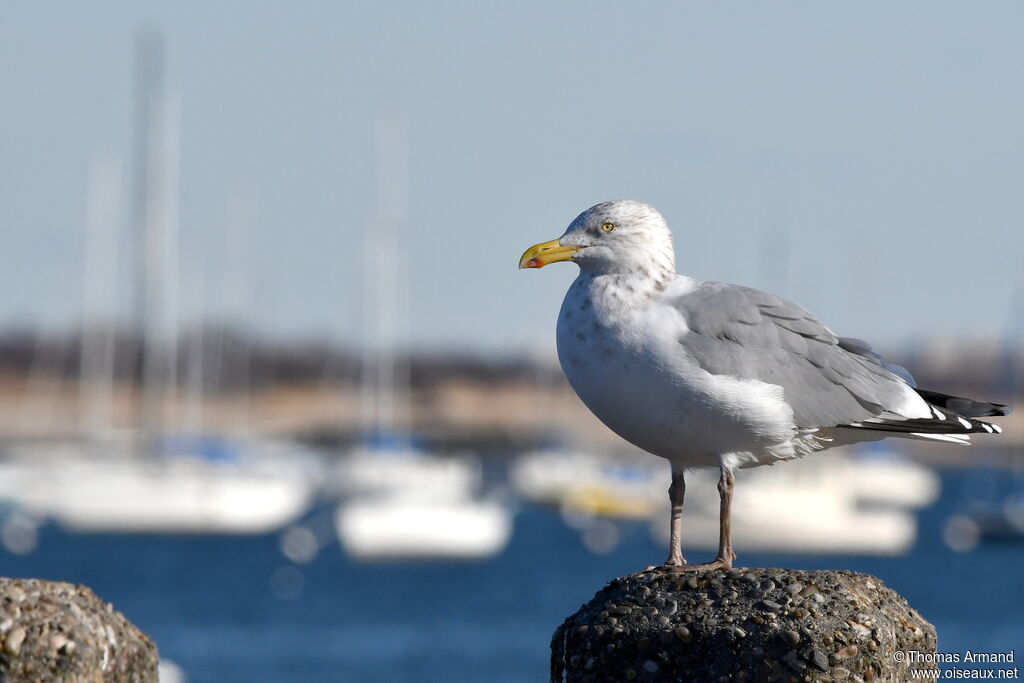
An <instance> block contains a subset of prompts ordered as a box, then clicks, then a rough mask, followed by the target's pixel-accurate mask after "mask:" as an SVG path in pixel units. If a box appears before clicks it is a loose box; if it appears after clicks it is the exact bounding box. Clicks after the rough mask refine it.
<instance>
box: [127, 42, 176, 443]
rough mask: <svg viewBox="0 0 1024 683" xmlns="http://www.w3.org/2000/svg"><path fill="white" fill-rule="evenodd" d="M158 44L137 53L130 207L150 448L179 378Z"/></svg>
mask: <svg viewBox="0 0 1024 683" xmlns="http://www.w3.org/2000/svg"><path fill="white" fill-rule="evenodd" d="M163 62H164V59H163V44H162V41H161V39H160V37H159V35H157V34H152V33H145V34H143V35H142V36H141V37H140V39H139V43H138V48H137V74H136V128H135V169H134V171H135V186H134V198H133V199H134V201H133V207H132V219H133V228H134V230H135V242H136V249H137V261H136V273H135V280H136V288H135V301H134V302H133V303H134V314H135V327H136V330H137V331H138V333H139V334H140V336H141V342H140V343H141V355H142V390H141V393H142V397H141V404H140V407H139V411H138V420H137V423H138V429H139V437H140V438H139V446H140V449H141V450H143V451H145V450H149V449H150V448H151V447H152V445H153V442H154V441H156V440H158V439H159V437H160V435H161V434H162V433H163V431H164V418H165V409H166V405H165V402H166V400H167V396H168V388H169V385H170V383H171V381H172V380H173V379H174V374H175V373H176V367H175V366H176V362H175V358H176V355H177V353H176V350H175V348H174V342H175V335H176V332H177V330H176V329H175V326H176V299H175V297H174V296H173V287H169V286H168V285H169V278H174V277H175V274H176V271H177V225H178V106H177V101H176V100H175V99H172V98H171V97H170V96H168V94H167V90H166V88H165V85H164V77H163Z"/></svg>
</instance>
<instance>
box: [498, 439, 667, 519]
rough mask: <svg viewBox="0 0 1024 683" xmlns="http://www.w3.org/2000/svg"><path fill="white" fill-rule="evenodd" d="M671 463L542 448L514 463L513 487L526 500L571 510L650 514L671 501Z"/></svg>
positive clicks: (631, 516)
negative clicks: (668, 491) (669, 480)
mask: <svg viewBox="0 0 1024 683" xmlns="http://www.w3.org/2000/svg"><path fill="white" fill-rule="evenodd" d="M667 477H668V464H667V463H665V462H663V461H659V460H657V459H654V458H650V459H648V458H643V459H640V458H629V459H626V458H616V457H612V456H602V455H596V454H593V453H584V452H582V451H574V450H568V449H541V450H537V451H533V452H530V453H526V454H524V455H522V456H520V457H518V458H516V460H515V461H514V462H513V463H512V465H511V467H510V468H509V479H510V481H511V483H512V487H513V488H514V489H515V491H516V493H518V494H519V495H520V496H521V497H523V498H525V499H526V500H529V501H532V502H535V503H541V504H544V505H554V506H557V507H560V508H561V509H562V510H563V511H565V512H566V513H569V514H584V515H594V516H606V517H616V518H627V519H647V518H650V517H652V516H654V515H655V514H657V512H659V511H660V509H661V507H663V506H664V505H665V500H666V498H667V494H666V491H667V489H668V485H667V484H666V483H665V481H666V478H667Z"/></svg>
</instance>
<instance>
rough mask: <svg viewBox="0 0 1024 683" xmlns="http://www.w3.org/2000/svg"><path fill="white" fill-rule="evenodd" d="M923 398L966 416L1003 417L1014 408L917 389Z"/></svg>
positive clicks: (939, 406)
mask: <svg viewBox="0 0 1024 683" xmlns="http://www.w3.org/2000/svg"><path fill="white" fill-rule="evenodd" d="M915 391H917V393H918V394H920V396H921V398H923V399H924V400H925V401H927V402H928V403H930V404H931V405H933V406H935V407H936V408H944V409H946V410H949V411H951V412H954V413H956V414H957V415H962V416H964V417H1003V416H1006V415H1009V414H1010V413H1011V412H1012V410H1013V409H1012V408H1011V407H1010V406H1008V405H1003V404H1002V403H990V402H989V401H977V400H975V399H973V398H964V397H962V396H950V395H949V394H943V393H941V392H938V391H929V390H927V389H915Z"/></svg>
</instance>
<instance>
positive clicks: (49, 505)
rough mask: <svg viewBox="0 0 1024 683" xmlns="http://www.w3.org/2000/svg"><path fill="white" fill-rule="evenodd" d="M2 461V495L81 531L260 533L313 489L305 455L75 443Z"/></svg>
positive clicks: (294, 514)
mask: <svg viewBox="0 0 1024 683" xmlns="http://www.w3.org/2000/svg"><path fill="white" fill-rule="evenodd" d="M48 450H49V451H50V452H48V453H47V454H45V455H44V454H35V456H34V457H33V456H32V455H30V454H26V457H21V458H18V459H8V460H5V461H3V462H2V463H0V499H5V500H8V501H11V502H13V503H15V504H16V505H18V506H19V507H20V508H21V509H23V510H25V511H26V512H27V513H28V514H31V515H33V516H36V517H42V518H48V519H52V520H54V521H56V522H57V523H59V524H60V525H62V526H64V527H65V528H68V529H71V530H74V531H80V532H93V533H98V532H106V533H111V532H112V533H208V534H259V533H267V532H270V531H274V530H276V529H279V528H281V527H282V526H284V525H286V524H289V523H291V522H293V521H295V520H296V519H298V518H299V517H301V516H302V515H303V514H304V513H305V512H306V511H307V510H309V508H310V506H311V505H312V504H313V501H314V496H315V492H316V491H315V485H314V483H313V482H314V477H313V476H312V475H311V469H312V467H313V465H312V464H311V463H312V461H311V460H310V458H309V456H308V455H305V454H302V453H299V452H295V453H294V454H293V455H292V456H291V457H290V458H288V457H282V456H280V455H274V456H271V455H265V456H263V457H261V458H259V459H257V458H256V457H253V456H252V454H251V453H250V454H249V455H248V456H247V457H244V458H237V459H232V460H221V461H216V460H210V459H208V458H204V457H199V456H198V455H196V454H193V455H176V456H173V457H164V458H145V459H139V458H135V457H133V456H132V455H128V454H122V455H120V456H117V455H108V456H107V457H82V453H81V451H80V449H79V448H78V447H75V446H69V447H68V448H67V449H65V451H66V452H62V450H60V449H57V450H56V451H54V449H52V448H50V449H48Z"/></svg>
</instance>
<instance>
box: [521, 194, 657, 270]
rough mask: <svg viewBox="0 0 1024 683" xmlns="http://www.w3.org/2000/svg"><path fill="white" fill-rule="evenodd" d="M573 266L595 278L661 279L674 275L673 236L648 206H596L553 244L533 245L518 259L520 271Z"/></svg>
mask: <svg viewBox="0 0 1024 683" xmlns="http://www.w3.org/2000/svg"><path fill="white" fill-rule="evenodd" d="M557 261H575V262H576V263H577V264H579V267H580V270H582V271H584V272H589V273H594V274H604V273H622V274H631V275H640V276H655V277H659V276H664V275H666V274H674V273H675V252H674V250H673V248H672V234H671V233H670V232H669V229H668V224H667V223H665V219H664V218H662V217H661V214H660V213H658V211H657V210H656V209H655V208H654V207H653V206H650V205H649V204H644V203H643V202H634V201H630V200H616V201H612V202H602V203H600V204H596V205H594V206H592V207H590V208H589V209H587V210H586V211H584V212H583V213H581V214H580V215H579V216H577V217H576V220H574V221H573V222H572V223H570V224H569V227H568V228H567V229H566V231H565V234H563V235H562V236H561V237H559V238H558V239H557V240H552V241H550V242H543V243H541V244H536V245H534V246H532V247H530V248H529V249H527V250H526V252H525V253H524V254H523V256H522V258H520V259H519V267H520V268H543V267H544V266H546V265H548V264H549V263H555V262H557Z"/></svg>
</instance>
